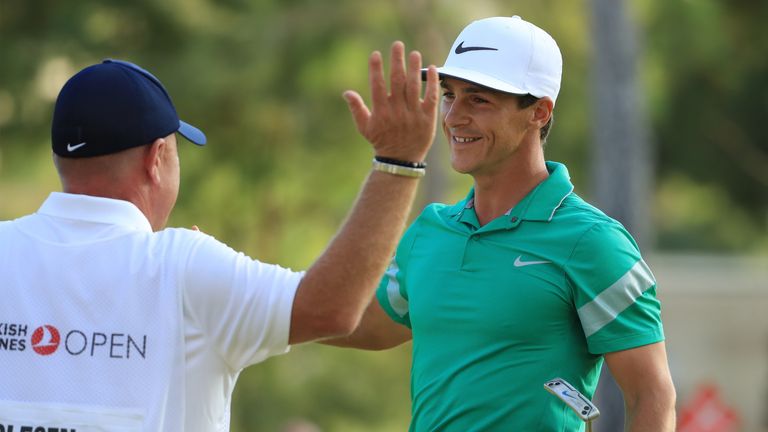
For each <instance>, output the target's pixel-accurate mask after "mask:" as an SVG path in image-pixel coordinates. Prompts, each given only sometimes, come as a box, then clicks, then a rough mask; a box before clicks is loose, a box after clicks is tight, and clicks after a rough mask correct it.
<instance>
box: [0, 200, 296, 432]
mask: <svg viewBox="0 0 768 432" xmlns="http://www.w3.org/2000/svg"><path fill="white" fill-rule="evenodd" d="M302 276H303V273H301V272H293V271H290V270H288V269H284V268H282V267H279V266H276V265H270V264H264V263H261V262H258V261H255V260H252V259H251V258H249V257H247V256H245V255H243V254H242V253H238V252H235V251H234V250H232V249H231V248H229V247H228V246H226V245H224V244H222V243H221V242H219V241H217V240H216V239H214V238H213V237H211V236H208V235H206V234H203V233H200V232H196V231H192V230H187V229H165V230H163V231H160V232H152V229H151V227H150V224H149V221H148V220H147V219H146V217H145V216H144V215H143V214H142V213H141V211H139V209H138V208H137V207H136V206H134V205H133V204H131V203H129V202H127V201H120V200H113V199H106V198H97V197H91V196H86V195H73V194H65V193H52V194H51V195H50V197H49V198H48V199H47V200H46V201H45V203H44V204H43V205H42V207H41V208H40V210H39V211H38V212H37V213H35V214H32V215H29V216H26V217H22V218H20V219H17V220H14V221H8V222H2V223H0V284H2V285H0V296H2V299H0V365H1V366H0V428H2V429H0V430H6V431H7V430H10V426H13V430H14V431H21V430H27V429H24V428H25V427H26V428H29V429H28V430H31V431H34V430H36V428H39V427H42V428H46V429H45V430H48V429H51V430H53V429H56V430H59V431H62V432H64V431H67V432H70V431H76V432H91V431H120V432H122V431H125V432H128V431H132V432H133V431H136V432H139V431H142V432H144V431H146V432H149V431H153V432H156V431H206V432H207V431H227V430H229V410H230V398H231V394H232V390H233V388H234V386H235V381H236V380H237V376H238V374H239V372H240V371H241V370H242V369H243V368H244V367H246V366H248V365H251V364H254V363H257V362H260V361H262V360H264V359H266V358H268V357H270V356H272V355H276V354H281V353H284V352H286V351H287V350H288V348H289V347H288V333H289V327H290V317H291V308H292V305H293V299H294V295H295V293H296V288H297V287H298V284H299V281H300V280H301V277H302ZM40 430H43V429H40Z"/></svg>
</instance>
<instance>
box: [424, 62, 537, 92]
mask: <svg viewBox="0 0 768 432" xmlns="http://www.w3.org/2000/svg"><path fill="white" fill-rule="evenodd" d="M437 74H438V76H439V77H440V79H444V78H445V77H449V78H456V79H460V80H462V81H468V82H471V83H473V84H477V85H479V86H482V87H488V88H489V89H492V90H496V91H500V92H504V93H512V94H528V91H526V90H523V89H521V88H518V87H515V86H513V85H510V84H509V83H506V82H504V81H501V80H499V79H496V78H494V77H492V76H489V75H486V74H483V73H480V72H477V71H473V70H468V69H462V68H457V67H440V68H437ZM421 78H422V79H423V80H425V79H426V78H427V70H426V69H422V70H421ZM534 96H536V95H534ZM536 97H540V96H536Z"/></svg>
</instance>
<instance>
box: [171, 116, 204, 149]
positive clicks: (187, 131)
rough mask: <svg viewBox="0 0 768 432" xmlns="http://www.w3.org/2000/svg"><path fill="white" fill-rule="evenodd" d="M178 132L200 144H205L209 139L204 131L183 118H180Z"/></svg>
mask: <svg viewBox="0 0 768 432" xmlns="http://www.w3.org/2000/svg"><path fill="white" fill-rule="evenodd" d="M178 132H179V133H180V134H181V136H183V137H184V138H186V139H188V140H189V141H191V142H192V143H194V144H197V145H199V146H202V145H205V143H206V141H207V140H206V138H205V134H204V133H203V131H201V130H200V129H198V128H196V127H194V126H192V125H191V124H189V123H185V122H183V121H181V120H179V130H178Z"/></svg>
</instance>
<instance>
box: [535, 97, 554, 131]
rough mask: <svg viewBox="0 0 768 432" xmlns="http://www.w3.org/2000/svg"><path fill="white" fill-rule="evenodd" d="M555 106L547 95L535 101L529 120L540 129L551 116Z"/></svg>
mask: <svg viewBox="0 0 768 432" xmlns="http://www.w3.org/2000/svg"><path fill="white" fill-rule="evenodd" d="M554 108H555V103H554V102H552V99H550V98H549V97H547V96H544V97H543V98H541V99H539V100H538V101H536V104H534V106H533V115H532V117H531V120H532V121H533V122H535V123H536V125H537V126H538V127H539V129H541V128H542V127H544V125H546V124H547V122H548V121H549V118H550V117H552V110H553V109H554Z"/></svg>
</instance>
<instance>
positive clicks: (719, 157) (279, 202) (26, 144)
mask: <svg viewBox="0 0 768 432" xmlns="http://www.w3.org/2000/svg"><path fill="white" fill-rule="evenodd" d="M632 6H633V13H634V17H635V19H636V20H637V22H638V26H639V28H640V30H641V35H640V39H641V41H642V42H643V44H642V47H643V50H642V53H643V54H642V57H641V58H640V59H639V64H640V65H641V68H642V70H641V76H642V79H643V89H644V91H645V94H646V99H647V107H648V109H649V117H650V120H651V129H652V132H653V142H652V144H653V146H654V147H653V148H654V153H655V155H656V173H657V175H656V177H655V182H656V186H655V190H656V194H655V200H654V202H650V203H648V206H649V208H650V209H652V217H653V218H654V220H655V226H656V230H657V244H658V247H660V248H663V249H666V250H707V251H726V252H735V253H757V252H765V251H768V234H767V231H768V229H767V226H768V193H767V192H768V156H767V155H768V132H766V129H765V127H764V125H763V121H765V119H766V118H768V80H766V77H767V76H768V57H766V56H765V53H766V52H768V32H766V31H765V30H764V26H763V22H765V21H766V20H767V19H768V3H765V2H752V1H747V0H738V1H737V0H732V1H729V2H721V1H717V0H697V1H695V2H694V1H686V0H669V1H660V0H656V1H652V0H638V1H636V2H634V3H632ZM512 14H519V15H522V16H523V17H525V18H526V19H529V20H531V21H533V22H535V23H537V24H539V25H540V26H542V27H543V28H545V29H547V30H548V31H549V32H550V33H552V35H553V36H554V37H555V39H556V40H557V41H558V43H559V44H560V46H561V49H562V51H563V54H564V58H565V68H564V82H563V87H562V90H561V94H560V97H559V98H558V106H557V119H556V123H555V126H554V129H553V132H552V135H551V136H550V138H549V140H548V144H547V157H548V158H549V159H553V160H561V161H565V162H567V163H568V165H569V168H570V170H571V174H572V177H573V180H574V182H575V184H576V186H577V191H578V192H579V193H581V194H582V195H583V196H585V197H587V198H589V195H590V191H589V190H586V189H585V187H586V185H588V184H589V181H588V176H589V168H590V164H591V163H592V162H591V161H590V160H588V154H589V152H588V146H589V142H590V134H591V122H590V112H589V108H588V107H589V106H590V104H589V98H590V95H591V93H590V88H589V86H588V83H590V80H589V73H590V58H591V56H592V55H593V53H592V52H591V50H590V33H589V32H590V25H591V24H590V16H589V4H588V3H587V2H585V1H584V0H540V1H523V0H520V1H501V0H477V1H473V2H458V1H450V0H443V1H439V0H409V1H406V0H397V1H368V2H357V1H352V0H337V1H321V0H290V1H289V0H282V1H278V0H220V1H210V0H165V1H161V0H137V1H131V2H120V1H107V0H103V1H97V0H72V1H66V2H61V1H55V0H38V1H34V2H30V1H22V0H0V219H8V218H14V217H18V216H20V215H22V214H25V213H29V212H32V211H34V210H35V209H36V208H37V207H38V206H39V204H40V202H41V201H42V200H43V199H44V198H45V196H46V195H47V194H48V192H49V191H50V190H58V187H59V186H58V182H57V178H56V175H55V172H54V170H53V167H52V166H51V164H50V150H49V142H48V141H49V129H48V127H49V121H50V116H51V113H52V107H53V102H54V100H55V97H56V94H57V93H58V90H59V89H60V88H61V85H63V83H64V82H65V81H66V79H67V78H68V77H69V76H71V75H72V74H73V73H75V72H76V71H78V70H79V69H81V68H82V67H85V66H87V65H89V64H92V63H95V62H98V61H100V60H101V59H102V58H106V57H115V58H121V59H126V60H130V61H133V62H136V63H138V64H140V65H142V66H144V67H146V68H147V69H149V70H150V71H152V72H153V73H154V74H155V75H156V76H158V77H159V78H160V79H161V80H162V81H163V83H164V84H165V85H166V87H167V88H168V90H169V92H170V94H171V95H172V96H173V99H174V102H175V104H176V106H177V109H178V111H179V113H180V115H181V117H182V118H183V119H184V120H186V121H188V122H190V123H192V124H194V125H197V126H199V127H200V128H202V129H203V130H204V131H205V132H206V134H207V135H208V138H209V143H210V144H209V145H208V146H207V147H205V148H202V149H201V148H196V147H194V146H189V145H186V146H185V145H181V146H180V153H181V158H182V189H181V194H180V197H179V201H178V203H177V207H176V211H175V213H174V214H173V216H172V220H171V225H177V226H190V225H192V224H197V225H199V226H200V227H201V228H202V229H203V230H204V231H206V232H208V233H210V234H213V235H215V236H216V237H217V238H219V239H221V240H222V241H225V242H226V243H228V244H230V245H231V246H233V247H234V248H236V249H239V250H243V251H244V252H246V253H248V254H249V255H251V256H253V257H257V258H259V259H261V260H264V261H268V262H278V263H280V264H282V265H285V266H289V267H292V268H295V269H303V268H306V267H308V266H309V265H310V264H311V263H312V261H313V259H314V258H315V257H317V255H318V254H319V253H321V251H322V250H323V248H324V246H325V244H326V243H327V242H328V240H329V239H330V238H331V236H332V235H333V233H334V232H335V230H336V228H337V227H338V226H339V224H340V223H341V221H342V220H343V218H344V216H345V213H346V211H347V209H348V208H349V207H350V205H351V202H352V200H353V199H354V197H355V194H356V193H357V191H358V188H359V186H360V184H361V182H362V180H363V179H364V177H365V175H366V173H367V172H368V169H369V160H370V157H371V156H372V153H371V150H370V148H369V146H368V145H367V144H366V143H365V142H364V140H362V139H361V138H360V137H359V136H358V135H357V133H356V131H355V128H354V126H353V124H352V121H351V118H350V116H349V113H348V112H347V108H346V104H345V103H344V102H343V100H342V99H341V93H342V91H343V90H345V89H348V88H352V89H357V90H359V91H360V92H361V93H362V94H363V95H364V96H367V94H368V92H367V67H366V61H367V57H368V55H369V53H370V51H372V50H374V49H378V50H381V51H384V52H387V50H388V47H389V44H390V43H391V42H392V41H393V40H395V39H402V40H404V41H405V42H406V45H407V47H409V48H416V49H419V50H421V51H422V52H423V53H424V56H425V60H426V62H429V63H436V64H441V63H442V61H443V60H444V58H445V54H446V52H447V48H448V47H449V46H450V44H451V43H452V41H453V38H454V37H455V36H456V34H457V33H458V31H460V29H461V28H462V27H463V26H464V25H465V24H467V23H468V22H469V21H470V20H472V19H477V18H481V17H484V16H490V15H512ZM441 145H444V143H443V142H442V141H438V143H437V146H441ZM433 153H435V155H436V157H438V159H436V160H433V161H432V162H431V165H430V170H432V171H433V173H434V172H436V171H438V170H446V171H447V166H448V163H447V156H446V154H445V152H442V153H440V152H439V151H438V150H434V151H433ZM440 178H441V179H442V182H441V184H439V185H438V187H437V189H436V190H434V189H433V190H431V191H430V192H429V196H426V193H425V196H423V197H422V201H425V200H446V201H453V200H456V199H459V198H460V197H462V196H463V195H464V193H465V191H466V187H467V186H468V185H469V181H468V179H466V178H462V177H460V176H458V175H456V174H454V173H450V172H445V173H444V174H443V176H442V177H440ZM422 204H423V202H422ZM417 207H421V204H417ZM408 369H409V346H405V347H402V348H400V349H397V350H392V351H389V352H384V353H363V352H355V351H349V350H339V349H334V348H328V347H321V346H314V345H309V346H301V347H295V348H294V352H293V353H292V354H289V355H287V356H282V357H278V358H275V359H272V360H269V361H267V362H266V363H264V364H261V365H258V366H256V367H253V368H250V369H248V370H246V371H245V372H244V373H243V376H242V378H241V381H240V384H239V385H238V389H237V391H236V394H235V396H234V410H233V419H232V424H233V430H235V431H279V430H280V429H281V428H282V426H283V425H285V424H286V423H287V422H289V421H290V420H291V419H295V418H307V419H310V420H311V421H312V422H315V423H317V424H318V425H319V426H320V427H321V428H322V430H326V431H394V430H404V429H405V428H406V426H407V423H408V410H409V403H408Z"/></svg>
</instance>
